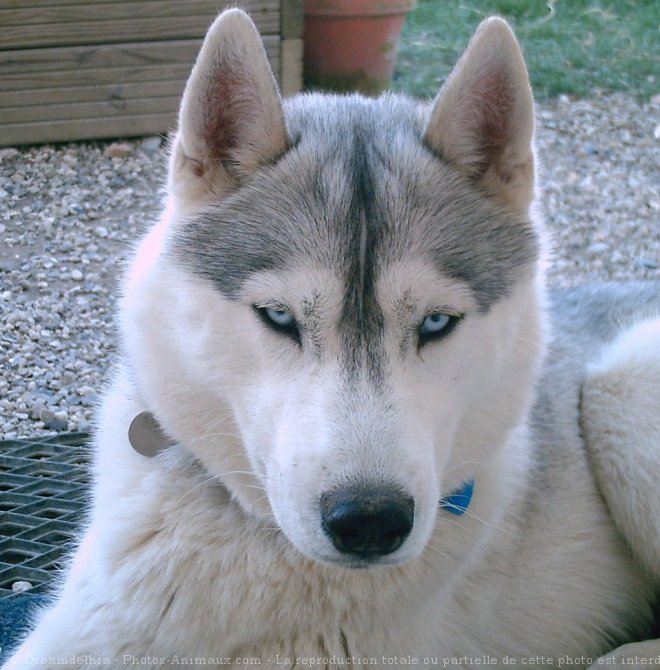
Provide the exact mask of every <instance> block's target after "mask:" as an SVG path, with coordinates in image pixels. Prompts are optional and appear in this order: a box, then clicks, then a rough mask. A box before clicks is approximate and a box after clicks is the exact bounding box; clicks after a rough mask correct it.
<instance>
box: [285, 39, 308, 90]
mask: <svg viewBox="0 0 660 670" xmlns="http://www.w3.org/2000/svg"><path fill="white" fill-rule="evenodd" d="M280 81H281V84H280V89H281V91H282V95H284V96H288V95H294V94H296V93H298V92H299V91H300V89H301V88H302V82H303V41H302V39H289V40H282V77H281V80H280Z"/></svg>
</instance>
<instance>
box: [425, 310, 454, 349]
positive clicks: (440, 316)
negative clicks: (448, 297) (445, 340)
mask: <svg viewBox="0 0 660 670" xmlns="http://www.w3.org/2000/svg"><path fill="white" fill-rule="evenodd" d="M459 320H460V317H458V316H452V315H451V314H444V313H443V312H434V313H433V314H429V315H428V316H427V317H426V318H425V319H424V321H422V323H421V325H420V327H419V331H418V332H419V343H420V345H422V344H426V342H429V341H430V340H434V339H437V338H439V337H444V336H445V335H448V334H449V333H450V332H451V331H452V330H453V328H454V326H455V325H456V324H457V323H458V321H459Z"/></svg>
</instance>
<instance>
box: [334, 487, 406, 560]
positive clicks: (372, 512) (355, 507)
mask: <svg viewBox="0 0 660 670" xmlns="http://www.w3.org/2000/svg"><path fill="white" fill-rule="evenodd" d="M414 511H415V502H414V500H413V499H412V498H410V497H409V496H406V495H405V494H404V493H403V492H402V491H401V490H400V489H398V488H396V487H393V486H374V487H367V486H351V487H346V488H338V489H334V490H333V491H329V492H327V493H324V494H323V495H322V496H321V521H322V524H323V530H324V531H325V532H326V533H327V534H328V535H329V536H330V539H331V540H332V543H333V544H334V545H335V548H336V549H338V550H339V551H341V552H343V553H346V554H355V555H358V556H362V557H365V558H368V557H375V556H384V555H385V554H391V553H392V552H393V551H396V550H397V549H398V548H399V547H400V546H401V545H402V544H403V542H404V540H405V539H406V538H407V537H408V535H409V534H410V531H411V530H412V526H413V517H414Z"/></svg>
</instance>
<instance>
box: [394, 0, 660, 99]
mask: <svg viewBox="0 0 660 670" xmlns="http://www.w3.org/2000/svg"><path fill="white" fill-rule="evenodd" d="M493 14H499V15H500V16H503V17H505V18H506V19H507V20H508V21H509V22H510V23H511V25H512V26H513V28H514V30H515V31H516V34H517V35H518V38H519V40H520V42H521V44H522V46H523V51H524V53H525V58H526V60H527V66H528V68H529V72H530V76H531V79H532V85H533V87H534V92H535V94H536V96H537V97H538V98H548V97H554V96H557V95H559V94H562V93H565V94H568V95H575V96H579V97H591V96H593V95H594V94H595V93H596V92H597V91H626V92H628V93H630V94H632V95H635V96H637V97H639V98H640V99H642V100H647V99H648V98H650V97H651V96H653V95H656V94H658V93H659V92H660V38H659V35H660V32H659V28H660V2H659V1H658V0H637V1H636V2H635V1H633V0H628V1H625V0H600V1H597V0H554V1H553V0H548V1H547V2H544V1H542V0H493V1H492V2H489V1H486V2H477V1H476V0H417V8H416V9H415V10H414V11H413V12H412V13H410V14H409V15H408V19H407V21H406V25H405V27H404V31H403V35H402V43H401V47H400V51H399V58H398V62H397V68H396V72H395V76H394V84H393V88H394V89H395V90H397V91H403V92H406V93H409V94H410V95H414V96H419V97H430V96H433V95H435V93H436V92H437V90H438V87H439V86H440V85H441V84H442V82H443V81H444V80H445V78H446V76H447V75H448V74H449V71H450V70H451V67H452V66H453V64H454V63H455V62H456V59H457V57H458V55H459V54H460V53H461V52H462V50H463V49H464V48H465V45H466V44H467V41H468V39H469V37H470V35H471V34H472V33H473V32H474V30H475V28H476V27H477V25H478V24H479V22H480V21H481V20H482V19H483V18H485V17H487V16H491V15H493Z"/></svg>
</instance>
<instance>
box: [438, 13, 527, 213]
mask: <svg viewBox="0 0 660 670" xmlns="http://www.w3.org/2000/svg"><path fill="white" fill-rule="evenodd" d="M533 134H534V103H533V100H532V92H531V88H530V85H529V78H528V76H527V69H526V68H525V63H524V60H523V56H522V53H521V51H520V47H519V45H518V42H517V41H516V38H515V36H514V34H513V32H512V31H511V29H510V28H509V26H508V25H507V23H506V22H505V21H504V20H503V19H500V18H495V17H494V18H490V19H487V20H486V21H484V22H483V23H482V24H481V25H480V26H479V28H478V30H477V32H476V33H475V35H474V37H473V38H472V40H471V41H470V44H469V45H468V47H467V49H466V51H465V53H464V54H463V56H462V57H461V59H460V60H459V62H458V64H457V65H456V67H455V68H454V71H453V72H452V73H451V75H450V77H449V79H448V80H447V82H446V83H445V85H444V86H443V87H442V89H441V90H440V93H439V94H438V97H437V98H436V100H435V102H434V105H433V110H432V112H431V117H430V120H429V122H428V126H427V128H426V132H425V141H426V143H427V144H428V145H429V146H430V147H431V148H432V149H433V150H434V151H435V152H436V153H438V154H439V155H440V156H442V157H443V158H444V159H446V160H448V161H450V162H451V163H453V164H454V165H456V166H457V167H458V168H459V169H460V170H461V171H462V172H463V173H464V174H466V175H467V176H468V177H470V179H472V180H474V181H475V182H478V183H479V184H480V185H481V186H483V187H484V188H485V189H486V190H487V191H488V192H490V193H492V194H493V195H496V196H499V197H502V198H504V199H505V200H506V201H507V202H508V203H509V204H510V205H512V206H513V207H514V208H515V209H516V210H517V211H519V212H521V213H524V214H526V213H527V211H528V209H529V205H530V202H531V200H532V198H533V195H534V151H533Z"/></svg>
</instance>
